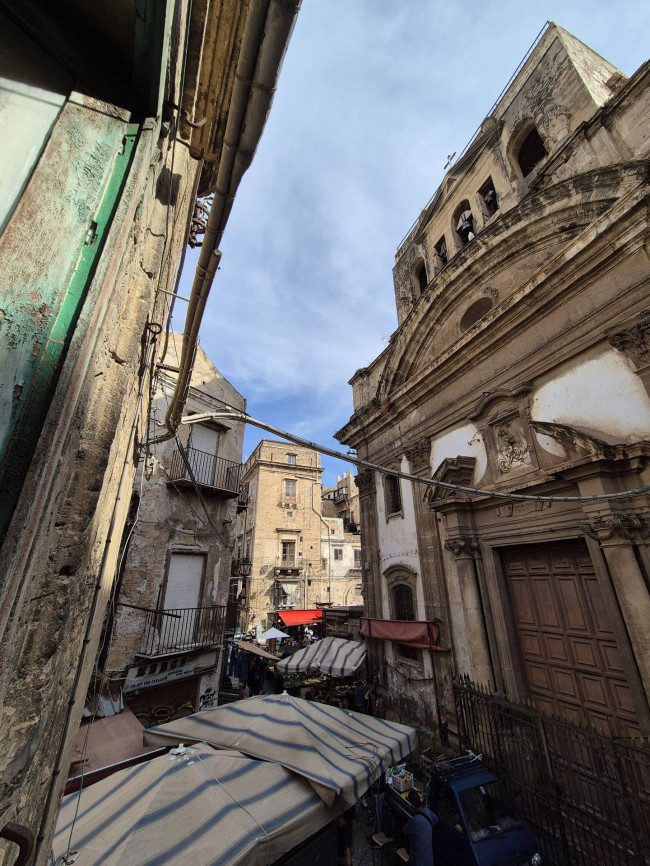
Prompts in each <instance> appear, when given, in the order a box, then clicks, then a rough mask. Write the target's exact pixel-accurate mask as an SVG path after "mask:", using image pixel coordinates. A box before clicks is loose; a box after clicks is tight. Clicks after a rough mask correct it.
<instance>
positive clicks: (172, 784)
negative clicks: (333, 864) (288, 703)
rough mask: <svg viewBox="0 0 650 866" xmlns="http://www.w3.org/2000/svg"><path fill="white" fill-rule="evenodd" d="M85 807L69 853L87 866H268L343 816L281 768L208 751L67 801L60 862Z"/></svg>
mask: <svg viewBox="0 0 650 866" xmlns="http://www.w3.org/2000/svg"><path fill="white" fill-rule="evenodd" d="M79 796H81V799H80V801H79ZM78 803H79V814H78V815H77V819H76V821H75V822H74V830H73V832H72V842H71V844H70V849H71V850H76V851H79V859H78V861H77V862H78V863H79V864H83V866H99V864H103V866H106V864H118V863H119V864H120V866H145V864H147V866H153V864H155V866H166V864H178V866H181V864H183V866H187V864H191V866H207V864H212V866H266V864H268V863H273V861H274V860H276V859H277V858H278V857H280V856H281V855H282V854H284V853H286V852H287V851H289V850H291V849H292V848H293V847H295V846H296V845H300V844H301V843H302V842H303V841H304V840H305V839H308V838H309V837H310V836H311V835H312V834H313V833H316V832H317V831H318V830H319V829H320V828H321V827H324V826H325V825H326V824H328V823H329V822H330V821H331V820H332V819H333V818H334V817H335V815H336V813H337V812H338V811H339V809H338V808H335V809H333V810H332V809H329V808H328V807H327V806H326V805H325V803H323V801H322V799H321V798H320V797H318V796H317V795H316V793H315V791H314V790H313V788H312V786H311V785H309V784H308V783H307V782H306V781H305V780H304V779H301V778H300V777H299V776H296V775H295V774H294V773H291V772H289V771H288V770H286V769H285V768H284V767H282V766H280V765H279V764H272V763H267V762H265V761H255V760H252V759H251V758H248V757H246V756H245V755H242V754H241V753H240V752H237V751H216V750H215V749H212V748H210V747H209V746H206V745H205V744H204V743H201V744H198V745H194V746H191V747H190V748H189V749H188V751H187V752H186V753H185V754H184V755H171V754H170V755H164V756H163V757H160V758H153V759H152V760H150V761H147V762H146V763H143V764H139V765H138V766H136V767H130V768H129V769H127V770H120V771H119V772H117V773H114V774H113V775H112V776H109V777H108V778H107V779H103V780H102V781H101V782H97V783H96V784H95V785H92V786H91V787H89V788H85V789H83V790H82V791H81V794H80V795H79V794H78V793H75V794H70V795H69V796H67V797H65V798H64V799H63V803H62V805H61V811H60V812H59V819H58V823H57V828H56V835H55V837H54V843H53V849H54V858H55V860H57V862H58V858H59V857H61V856H62V855H64V854H65V853H66V851H67V850H68V840H69V838H70V828H71V827H72V823H73V818H74V814H75V810H76V808H77V804H78ZM61 862H63V861H61ZM70 862H72V861H70Z"/></svg>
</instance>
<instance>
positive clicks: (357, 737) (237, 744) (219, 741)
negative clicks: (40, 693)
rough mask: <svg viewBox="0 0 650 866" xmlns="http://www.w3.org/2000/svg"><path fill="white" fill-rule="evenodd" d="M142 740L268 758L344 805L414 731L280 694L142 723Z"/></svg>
mask: <svg viewBox="0 0 650 866" xmlns="http://www.w3.org/2000/svg"><path fill="white" fill-rule="evenodd" d="M144 741H145V743H146V744H147V745H151V746H154V745H155V746H164V745H170V744H172V743H179V742H182V743H192V742H200V741H204V742H206V743H210V744H211V745H213V746H219V747H221V748H224V749H238V750H239V751H241V752H244V754H246V755H251V756H252V757H254V758H261V759H263V760H265V761H275V762H276V763H278V764H282V766H283V767H286V768H287V769H288V770H292V771H293V772H294V773H297V774H298V775H300V776H304V777H305V778H306V779H308V780H309V782H311V784H312V786H313V787H314V789H315V790H316V792H317V793H318V794H319V796H320V797H322V799H323V800H324V801H325V802H326V803H327V804H328V805H331V804H332V803H333V802H334V801H335V800H336V798H337V795H339V797H340V802H341V803H342V806H343V808H347V807H349V806H352V805H354V804H355V803H357V802H358V800H359V799H360V798H361V797H362V796H363V794H365V792H366V791H367V790H368V788H369V787H370V785H371V784H372V783H373V782H374V781H375V779H377V778H378V777H379V776H380V775H381V774H382V773H383V772H384V771H385V770H387V769H388V768H389V767H390V766H392V765H393V764H398V763H399V762H400V761H402V760H403V759H404V758H406V756H407V755H409V754H410V753H411V752H412V751H414V750H415V748H416V746H417V731H416V729H415V728H411V727H407V726H406V725H398V724H397V723H396V722H386V721H383V720H382V719H376V718H374V717H372V716H364V715H362V714H361V713H353V712H349V711H347V710H342V709H338V708H337V707H330V706H327V705H325V704H317V703H314V702H312V701H305V700H302V699H301V698H293V697H290V696H289V695H288V694H286V692H285V693H284V694H282V695H262V696H260V697H255V698H247V699H246V700H243V701H236V702H235V703H232V704H226V705H224V706H221V707H215V708H214V709H211V710H205V711H204V712H202V713H194V715H192V716H188V717H187V718H185V719H178V720H175V721H172V722H167V724H165V725H159V726H158V727H156V728H148V729H146V730H145V732H144ZM337 802H339V801H338V800H337Z"/></svg>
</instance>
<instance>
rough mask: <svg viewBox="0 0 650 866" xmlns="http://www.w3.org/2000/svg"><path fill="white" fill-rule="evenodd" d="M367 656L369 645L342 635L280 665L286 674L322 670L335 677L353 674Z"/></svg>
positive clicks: (306, 649)
mask: <svg viewBox="0 0 650 866" xmlns="http://www.w3.org/2000/svg"><path fill="white" fill-rule="evenodd" d="M365 658H366V645H365V644H364V643H360V642H359V641H357V640H345V639H344V638H342V637H324V638H323V639H322V640H317V641H315V642H314V643H312V644H310V645H309V646H307V647H305V648H304V649H301V650H298V651H297V652H295V653H293V655H290V656H287V657H286V659H282V661H279V662H278V663H277V664H276V666H275V667H276V670H278V671H280V673H282V674H298V673H305V672H306V671H318V672H319V673H321V674H326V675H327V676H331V677H349V676H352V674H354V673H355V672H356V671H357V670H358V669H359V668H360V667H361V665H362V664H363V662H364V660H365Z"/></svg>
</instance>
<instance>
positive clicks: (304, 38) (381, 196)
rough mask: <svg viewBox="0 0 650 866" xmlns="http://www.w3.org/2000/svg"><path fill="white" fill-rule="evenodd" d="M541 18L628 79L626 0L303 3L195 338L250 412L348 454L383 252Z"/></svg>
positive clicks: (631, 58)
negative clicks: (345, 441) (354, 385)
mask: <svg viewBox="0 0 650 866" xmlns="http://www.w3.org/2000/svg"><path fill="white" fill-rule="evenodd" d="M547 20H552V21H555V22H556V23H557V24H559V25H561V26H562V27H564V28H565V29H567V30H569V31H570V32H571V33H573V34H574V35H575V36H577V37H578V38H579V39H581V40H582V41H583V42H585V43H586V44H587V45H589V46H590V47H591V48H593V49H594V50H596V51H597V52H599V53H600V54H602V55H603V56H604V57H606V58H607V59H608V60H609V61H611V62H612V63H613V64H614V65H615V66H617V67H619V68H620V69H621V70H622V71H623V72H624V73H625V74H626V75H630V74H632V73H633V72H634V71H635V70H636V69H637V68H638V67H639V66H640V65H641V64H642V63H643V62H644V61H645V60H646V59H648V53H650V52H648V44H649V42H648V38H647V34H648V32H650V4H645V3H639V2H638V0H635V2H628V0H618V2H617V3H611V2H609V0H607V2H604V0H590V2H583V0H563V2H543V0H540V2H538V3H530V2H525V0H517V2H514V0H501V2H497V0H486V2H483V3H475V2H458V0H448V2H446V3H441V2H433V0H401V2H395V0H392V2H388V0H303V3H302V8H301V10H300V12H299V15H298V20H297V23H296V27H295V30H294V33H293V37H292V39H291V43H290V45H289V49H288V51H287V55H286V58H285V61H284V65H283V68H282V73H281V76H280V81H279V86H278V90H277V93H276V95H275V99H274V102H273V107H272V109H271V114H270V117H269V120H268V123H267V126H266V129H265V131H264V134H263V136H262V140H261V142H260V145H259V147H258V150H257V154H256V156H255V159H254V160H253V164H252V166H251V168H250V169H249V170H248V172H247V174H246V175H245V176H244V178H243V180H242V183H241V186H240V188H239V192H238V194H237V197H236V199H235V203H234V206H233V210H232V213H231V216H230V220H229V222H228V226H227V228H226V231H225V234H224V237H223V240H222V243H221V250H222V252H223V258H222V261H221V267H220V270H219V272H218V274H217V276H216V279H215V281H214V284H213V287H212V291H211V295H210V299H209V301H208V305H207V308H206V312H205V316H204V319H203V325H202V328H201V336H200V342H201V346H202V348H203V349H204V351H205V352H206V353H207V355H208V357H210V359H211V360H212V361H213V363H214V364H215V365H216V366H217V367H218V369H219V370H220V371H221V373H222V374H223V375H224V376H225V377H226V378H227V379H228V380H229V381H230V382H231V383H232V384H233V385H234V386H235V388H237V390H238V391H239V392H240V393H241V394H242V395H243V396H244V397H245V398H246V400H247V407H248V412H249V414H250V415H252V416H253V417H254V418H258V419H260V420H262V421H265V422H266V423H269V424H272V425H274V426H276V427H279V428H281V429H283V430H288V431H290V432H292V433H294V434H296V435H298V436H301V437H304V438H306V439H309V440H310V441H314V442H318V443H319V444H323V445H326V446H327V447H330V448H336V449H338V450H342V451H344V452H345V451H347V448H346V447H345V446H342V445H340V443H338V442H337V441H336V440H335V439H334V438H333V434H334V432H335V431H336V430H339V429H340V428H341V427H342V426H343V425H344V424H345V423H346V422H347V421H348V419H349V417H350V415H351V414H352V411H353V407H352V389H351V387H350V386H349V385H348V384H347V383H348V381H349V379H350V377H351V376H352V375H353V374H354V372H355V370H357V369H359V368H360V367H364V366H366V365H368V364H369V363H370V362H371V361H372V360H373V359H374V358H375V357H376V356H377V355H378V354H380V352H382V351H383V349H384V348H385V347H386V344H387V342H388V338H389V337H390V335H391V334H392V333H393V331H394V330H395V328H396V327H397V316H396V312H395V302H394V294H393V281H392V268H393V265H394V262H395V252H396V250H397V247H398V246H399V243H400V241H401V240H402V238H403V237H404V236H405V235H406V234H407V232H408V231H409V229H410V227H411V225H412V224H413V223H414V221H415V220H416V218H417V217H418V215H419V213H420V211H421V210H422V208H423V207H424V206H425V204H426V203H427V202H428V201H429V199H430V198H431V196H432V195H433V193H434V192H435V190H436V188H437V187H438V185H439V184H440V182H441V181H442V178H443V176H444V173H445V170H444V166H445V163H446V162H447V156H448V154H451V153H453V152H454V151H456V152H457V153H460V152H461V151H462V150H463V148H464V146H465V145H466V144H467V142H468V141H469V139H470V138H471V137H472V135H473V133H474V132H475V130H476V129H477V127H479V125H480V123H481V121H482V120H483V118H484V117H485V116H486V115H487V114H488V112H489V110H490V107H491V106H492V105H493V103H494V102H495V100H496V98H497V96H498V95H499V94H500V92H501V91H502V89H503V88H504V86H505V85H506V83H507V82H508V80H509V78H510V76H511V75H512V73H513V72H514V71H515V69H516V68H517V66H518V64H519V62H520V61H521V59H522V57H523V56H524V54H525V53H526V51H527V50H528V48H529V46H530V45H531V43H532V42H533V40H534V39H535V37H536V36H537V34H538V33H539V31H540V29H541V28H542V27H543V26H544V23H545V22H546V21H547ZM197 259H198V250H196V251H189V252H188V255H187V257H186V262H185V267H184V272H183V276H182V278H181V286H180V294H181V295H183V294H186V290H188V289H189V285H190V284H191V280H192V276H193V273H194V269H195V267H196V261H197ZM179 306H180V305H179ZM181 324H182V323H181V322H179V321H178V320H177V321H176V322H175V326H176V329H178V328H179V326H180V325H181ZM263 436H267V438H268V434H264V433H262V432H261V431H259V430H257V429H256V428H254V427H251V426H248V427H247V431H246V437H245V442H244V460H245V459H246V458H247V457H248V456H249V454H250V453H251V451H252V450H253V449H254V448H255V446H256V445H257V443H258V442H259V440H260V438H262V437H263ZM271 438H272V437H271ZM323 466H324V467H325V472H324V474H323V482H324V483H325V484H328V485H331V484H333V483H334V482H335V480H336V475H337V474H341V473H342V472H343V471H345V470H346V469H348V468H350V467H349V466H348V465H347V464H344V463H340V462H338V461H336V460H334V459H333V458H328V457H324V458H323Z"/></svg>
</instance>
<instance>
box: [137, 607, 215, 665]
mask: <svg viewBox="0 0 650 866" xmlns="http://www.w3.org/2000/svg"><path fill="white" fill-rule="evenodd" d="M225 612H226V609H225V606H224V605H213V606H212V607H186V608H179V609H174V610H171V609H170V610H164V611H160V612H156V611H153V610H149V611H147V612H146V617H145V627H144V632H143V635H142V642H141V644H140V652H139V653H138V655H141V656H146V657H149V658H150V657H152V656H162V655H169V654H171V653H177V652H188V651H189V650H197V649H205V648H208V647H214V646H219V645H220V644H221V643H222V642H223V634H224V625H225Z"/></svg>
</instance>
